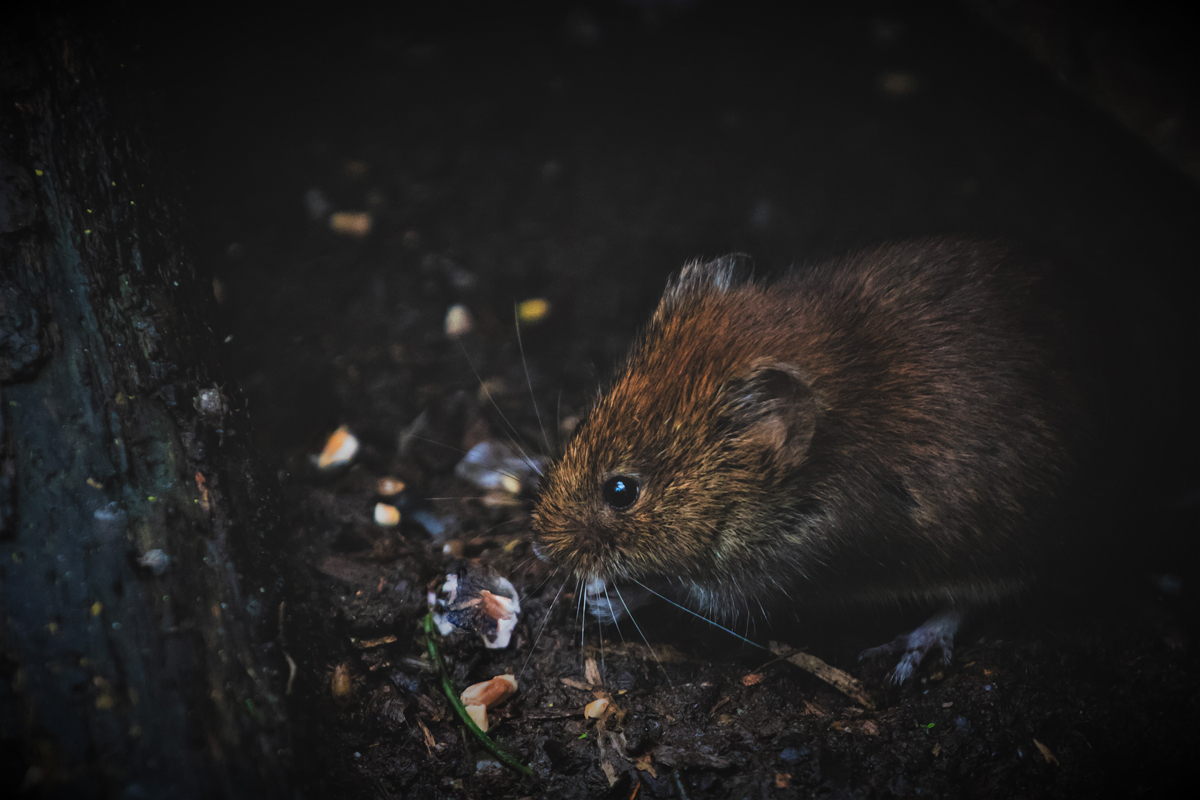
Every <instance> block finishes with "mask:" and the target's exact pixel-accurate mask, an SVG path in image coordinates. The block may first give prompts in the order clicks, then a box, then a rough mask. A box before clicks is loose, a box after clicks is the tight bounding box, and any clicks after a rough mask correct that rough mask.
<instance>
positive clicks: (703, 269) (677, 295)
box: [659, 253, 753, 313]
mask: <svg viewBox="0 0 1200 800" xmlns="http://www.w3.org/2000/svg"><path fill="white" fill-rule="evenodd" d="M752 266H753V261H752V259H751V258H750V256H748V255H745V254H744V253H732V254H730V255H727V256H721V257H720V258H714V259H713V260H712V261H701V260H699V259H697V260H695V261H689V262H688V263H687V264H684V265H683V269H681V270H679V274H677V275H676V276H675V277H674V278H672V279H671V281H670V283H668V284H667V290H666V291H665V292H664V293H663V298H662V303H661V304H660V306H659V313H662V310H664V309H667V308H670V307H671V306H673V305H675V304H676V303H678V302H679V301H680V300H684V299H687V298H688V297H689V296H692V295H695V294H698V293H701V292H726V291H729V290H730V289H732V288H734V287H735V286H741V285H742V284H745V283H749V282H750V280H751V278H752V277H753V276H752V269H751V268H752Z"/></svg>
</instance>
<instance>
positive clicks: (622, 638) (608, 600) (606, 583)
mask: <svg viewBox="0 0 1200 800" xmlns="http://www.w3.org/2000/svg"><path fill="white" fill-rule="evenodd" d="M604 600H605V601H606V602H607V603H608V607H609V608H612V598H611V597H609V596H608V581H605V582H604ZM613 625H615V626H616V628H617V635H618V636H620V637H621V646H622V647H626V648H628V647H629V645H628V643H626V641H625V634H624V633H623V632H622V631H621V623H620V621H618V620H617V615H616V614H613Z"/></svg>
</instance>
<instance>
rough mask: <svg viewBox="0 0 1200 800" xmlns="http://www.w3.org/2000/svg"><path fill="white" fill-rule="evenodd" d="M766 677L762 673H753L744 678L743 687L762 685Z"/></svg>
mask: <svg viewBox="0 0 1200 800" xmlns="http://www.w3.org/2000/svg"><path fill="white" fill-rule="evenodd" d="M764 677H766V676H764V675H763V674H762V673H761V672H751V673H750V674H749V675H743V676H742V686H754V685H755V684H758V683H762V681H763V678H764Z"/></svg>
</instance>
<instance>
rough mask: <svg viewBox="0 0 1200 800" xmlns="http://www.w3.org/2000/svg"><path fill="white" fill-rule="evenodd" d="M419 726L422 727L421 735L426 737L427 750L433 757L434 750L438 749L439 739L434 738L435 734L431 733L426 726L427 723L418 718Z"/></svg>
mask: <svg viewBox="0 0 1200 800" xmlns="http://www.w3.org/2000/svg"><path fill="white" fill-rule="evenodd" d="M417 724H418V725H420V726H421V733H422V734H424V736H425V749H426V750H428V751H429V754H430V755H433V749H434V748H435V747H437V739H434V738H433V734H432V733H430V732H429V728H427V727H426V726H425V721H424V720H422V719H421V718H420V717H417Z"/></svg>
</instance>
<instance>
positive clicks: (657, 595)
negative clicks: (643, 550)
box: [613, 578, 771, 653]
mask: <svg viewBox="0 0 1200 800" xmlns="http://www.w3.org/2000/svg"><path fill="white" fill-rule="evenodd" d="M630 580H632V581H633V582H634V583H636V584H637V585H638V586H640V587H642V588H643V589H645V590H646V591H647V592H649V593H650V594H652V595H654V596H655V597H657V598H659V599H660V600H666V601H667V602H668V603H670V604H671V605H673V606H675V607H676V608H678V609H679V610H680V611H686V612H687V613H689V614H691V615H692V616H693V617H696V618H697V619H702V620H704V621H705V622H707V623H708V624H709V625H712V626H713V627H714V628H720V629H721V630H723V631H725V632H726V633H728V634H729V635H730V636H732V637H734V638H735V639H741V640H742V641H743V642H745V643H746V644H752V645H754V646H755V647H757V648H758V649H760V650H766V651H767V652H768V653H769V652H771V650H770V648H768V647H764V646H763V645H761V644H759V643H758V642H756V641H754V640H753V639H747V638H746V637H745V636H742V635H741V634H740V633H735V632H734V631H731V630H729V628H726V627H725V626H724V625H721V624H719V623H717V622H713V621H712V620H711V619H709V618H708V617H706V616H704V615H703V614H697V613H696V612H695V611H692V610H691V609H690V608H687V607H686V606H681V605H679V603H676V602H675V601H674V600H672V599H671V598H669V597H664V596H663V595H661V594H659V593H658V592H656V591H654V590H653V589H651V588H650V587H649V586H647V585H646V584H644V583H642V582H641V581H639V580H637V579H636V578H630ZM613 588H614V589H615V588H616V586H614V587H613ZM617 596H618V597H620V596H621V591H620V590H619V589H618V590H617Z"/></svg>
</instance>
